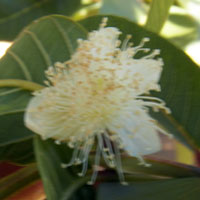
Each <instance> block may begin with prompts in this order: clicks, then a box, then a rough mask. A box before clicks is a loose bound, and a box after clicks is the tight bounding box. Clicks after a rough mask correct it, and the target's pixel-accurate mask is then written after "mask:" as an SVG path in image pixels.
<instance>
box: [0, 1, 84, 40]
mask: <svg viewBox="0 0 200 200" xmlns="http://www.w3.org/2000/svg"><path fill="white" fill-rule="evenodd" d="M81 6H82V5H81V0H73V1H71V0H59V1H55V0H39V1H38V0H37V1H35V0H15V1H8V0H1V1H0V40H13V39H14V38H15V37H16V35H17V34H18V33H19V32H20V31H21V30H22V29H23V27H25V26H26V25H27V24H29V23H30V22H31V21H33V20H36V19H38V18H39V17H42V16H45V15H50V14H63V15H68V16H69V15H72V14H73V13H74V12H75V11H77V10H78V9H80V8H81Z"/></svg>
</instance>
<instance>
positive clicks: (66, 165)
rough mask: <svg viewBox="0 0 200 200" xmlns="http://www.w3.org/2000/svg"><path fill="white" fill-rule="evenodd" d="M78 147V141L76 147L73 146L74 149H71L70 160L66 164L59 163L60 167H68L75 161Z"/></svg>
mask: <svg viewBox="0 0 200 200" xmlns="http://www.w3.org/2000/svg"><path fill="white" fill-rule="evenodd" d="M79 148H80V143H78V144H77V145H76V147H75V148H74V151H73V154H72V158H71V160H70V162H69V163H68V164H65V163H62V164H61V167H62V168H67V167H70V166H72V165H73V164H74V163H75V161H76V159H77V155H78V152H79Z"/></svg>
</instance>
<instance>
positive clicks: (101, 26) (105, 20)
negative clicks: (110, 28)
mask: <svg viewBox="0 0 200 200" xmlns="http://www.w3.org/2000/svg"><path fill="white" fill-rule="evenodd" d="M107 22H108V18H107V17H104V18H103V19H102V22H101V24H100V25H99V28H100V29H101V28H104V27H105V26H106V25H107Z"/></svg>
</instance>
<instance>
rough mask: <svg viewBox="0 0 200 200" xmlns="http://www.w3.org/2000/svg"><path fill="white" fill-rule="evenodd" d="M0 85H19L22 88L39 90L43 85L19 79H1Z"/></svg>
mask: <svg viewBox="0 0 200 200" xmlns="http://www.w3.org/2000/svg"><path fill="white" fill-rule="evenodd" d="M0 87H19V88H22V89H24V90H29V91H36V90H41V89H42V88H44V86H42V85H40V84H38V83H34V82H31V81H26V80H20V79H3V80H0Z"/></svg>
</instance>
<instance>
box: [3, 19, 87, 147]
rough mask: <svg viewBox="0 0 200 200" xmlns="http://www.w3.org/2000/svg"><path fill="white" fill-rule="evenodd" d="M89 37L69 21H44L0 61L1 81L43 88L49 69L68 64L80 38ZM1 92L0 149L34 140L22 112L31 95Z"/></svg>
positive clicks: (22, 36) (9, 90)
mask: <svg viewBox="0 0 200 200" xmlns="http://www.w3.org/2000/svg"><path fill="white" fill-rule="evenodd" d="M47 33H48V34H47ZM86 33H87V32H86V31H85V30H84V29H83V28H82V27H81V26H80V25H78V24H77V23H75V22H73V21H71V20H70V19H68V18H67V17H64V16H48V17H44V18H41V19H40V20H38V22H37V23H33V24H31V25H30V26H28V27H27V28H26V29H25V30H24V31H23V32H22V33H21V34H20V35H19V37H18V38H17V39H16V41H15V42H14V44H13V45H12V46H11V48H10V49H9V50H8V51H7V53H6V55H5V56H4V57H3V58H2V59H1V60H0V78H1V79H2V80H4V79H22V80H28V81H33V82H35V83H39V84H43V81H44V79H45V74H44V71H45V70H46V69H47V67H49V66H50V65H52V64H53V63H55V62H56V61H60V62H63V61H66V60H68V59H69V58H70V55H71V54H72V53H73V51H74V49H75V48H76V45H77V42H76V40H77V38H84V37H86ZM55 41H56V42H55ZM0 91H1V93H0V95H1V98H0V125H1V130H0V145H1V146H2V145H7V144H11V143H14V142H18V141H22V140H24V139H27V138H30V137H32V136H33V134H32V132H31V131H29V130H28V129H26V128H25V127H24V125H23V112H24V110H25V108H26V105H27V103H28V101H29V100H30V98H31V94H30V92H28V91H24V90H21V89H17V88H1V90H0Z"/></svg>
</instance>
